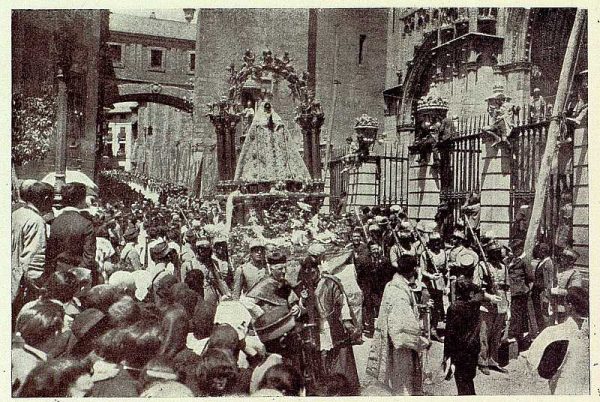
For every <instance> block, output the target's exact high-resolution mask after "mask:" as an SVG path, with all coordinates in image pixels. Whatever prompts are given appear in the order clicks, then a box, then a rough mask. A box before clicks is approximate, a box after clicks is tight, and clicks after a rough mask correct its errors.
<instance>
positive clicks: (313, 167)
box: [296, 90, 325, 180]
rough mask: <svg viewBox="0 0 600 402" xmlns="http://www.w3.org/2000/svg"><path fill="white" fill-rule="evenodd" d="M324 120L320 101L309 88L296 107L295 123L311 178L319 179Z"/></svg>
mask: <svg viewBox="0 0 600 402" xmlns="http://www.w3.org/2000/svg"><path fill="white" fill-rule="evenodd" d="M324 121H325V113H323V109H322V108H321V103H320V102H319V101H318V100H315V99H314V94H313V93H312V91H310V90H309V91H308V94H307V97H306V99H305V100H303V101H302V102H301V103H300V105H299V106H298V107H297V109H296V123H298V125H299V126H300V128H301V129H302V136H303V139H304V141H303V142H304V163H306V167H308V170H309V172H310V175H311V177H312V178H313V180H317V179H321V170H322V169H321V149H320V148H321V127H322V126H323V122H324Z"/></svg>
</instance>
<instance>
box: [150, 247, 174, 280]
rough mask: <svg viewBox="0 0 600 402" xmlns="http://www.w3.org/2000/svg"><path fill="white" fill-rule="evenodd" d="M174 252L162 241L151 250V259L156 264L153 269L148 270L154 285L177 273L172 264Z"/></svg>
mask: <svg viewBox="0 0 600 402" xmlns="http://www.w3.org/2000/svg"><path fill="white" fill-rule="evenodd" d="M171 251H172V250H171V249H170V248H169V245H168V244H167V242H165V241H161V242H159V243H157V244H156V245H154V247H152V248H151V249H150V257H151V258H152V260H153V261H154V262H155V264H154V265H153V266H152V267H149V268H148V269H147V270H148V272H150V274H151V275H152V278H153V280H152V283H154V282H155V281H158V280H159V278H161V277H162V276H164V275H167V274H170V275H173V274H174V273H175V267H174V266H173V264H171V257H170V252H171Z"/></svg>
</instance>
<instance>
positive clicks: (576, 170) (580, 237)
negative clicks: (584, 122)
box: [573, 127, 590, 275]
mask: <svg viewBox="0 0 600 402" xmlns="http://www.w3.org/2000/svg"><path fill="white" fill-rule="evenodd" d="M589 204H590V201H589V179H588V130H587V127H582V128H578V129H576V130H575V133H574V135H573V239H574V241H573V248H574V249H575V250H576V251H577V252H578V253H579V254H580V257H579V259H578V260H577V262H576V263H575V265H576V266H577V267H579V268H580V269H582V271H584V272H585V273H586V274H588V275H589V272H588V270H589V249H590V238H589V230H590V226H589V215H590V211H589Z"/></svg>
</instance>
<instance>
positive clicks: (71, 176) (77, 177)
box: [42, 170, 98, 193]
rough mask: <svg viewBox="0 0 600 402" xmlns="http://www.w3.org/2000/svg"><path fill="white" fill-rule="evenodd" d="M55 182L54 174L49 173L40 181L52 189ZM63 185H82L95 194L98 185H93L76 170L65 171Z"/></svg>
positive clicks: (84, 175)
mask: <svg viewBox="0 0 600 402" xmlns="http://www.w3.org/2000/svg"><path fill="white" fill-rule="evenodd" d="M55 181H56V172H50V173H48V174H47V175H46V176H45V177H44V178H43V179H42V182H44V183H48V184H50V185H51V186H52V187H54V183H55ZM65 183H82V184H84V185H85V186H86V187H88V188H90V189H92V190H94V191H95V192H96V193H97V192H98V185H97V184H96V183H94V182H93V181H92V179H90V178H89V177H88V176H87V175H86V174H85V173H83V172H80V171H78V170H67V171H66V174H65Z"/></svg>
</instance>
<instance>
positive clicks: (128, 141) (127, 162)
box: [125, 124, 133, 172]
mask: <svg viewBox="0 0 600 402" xmlns="http://www.w3.org/2000/svg"><path fill="white" fill-rule="evenodd" d="M131 128H132V127H131V124H129V127H128V128H127V131H125V171H126V172H129V171H131V151H132V150H133V139H132V135H131Z"/></svg>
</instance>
